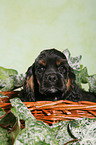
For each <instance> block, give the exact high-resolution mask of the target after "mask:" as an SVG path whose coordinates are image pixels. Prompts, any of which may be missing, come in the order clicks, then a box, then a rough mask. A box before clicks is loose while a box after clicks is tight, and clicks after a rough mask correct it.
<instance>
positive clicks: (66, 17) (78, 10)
mask: <svg viewBox="0 0 96 145" xmlns="http://www.w3.org/2000/svg"><path fill="white" fill-rule="evenodd" d="M46 48H57V49H59V50H61V51H63V50H64V49H66V48H68V49H69V50H70V52H71V54H72V56H79V55H82V57H83V58H82V62H81V63H82V64H83V65H84V66H87V68H88V72H89V74H94V73H96V65H95V63H96V0H0V66H3V67H7V68H14V69H16V70H17V71H18V72H19V73H24V72H25V71H26V70H27V68H28V67H29V66H30V65H31V64H32V63H33V62H34V60H35V58H36V57H37V55H38V54H39V53H40V51H41V50H43V49H46Z"/></svg>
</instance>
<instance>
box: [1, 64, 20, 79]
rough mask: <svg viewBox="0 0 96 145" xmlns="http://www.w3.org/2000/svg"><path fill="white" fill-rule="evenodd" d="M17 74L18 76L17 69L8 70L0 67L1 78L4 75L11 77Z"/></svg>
mask: <svg viewBox="0 0 96 145" xmlns="http://www.w3.org/2000/svg"><path fill="white" fill-rule="evenodd" d="M16 74H18V72H17V71H16V70H15V69H7V68H4V67H1V66H0V76H1V75H4V76H7V77H9V76H11V75H16Z"/></svg>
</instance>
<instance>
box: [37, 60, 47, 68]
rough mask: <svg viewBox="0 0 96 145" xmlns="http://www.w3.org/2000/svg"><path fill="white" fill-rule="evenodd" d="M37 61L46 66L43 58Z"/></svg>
mask: <svg viewBox="0 0 96 145" xmlns="http://www.w3.org/2000/svg"><path fill="white" fill-rule="evenodd" d="M38 63H40V64H42V65H43V66H46V62H45V60H42V59H41V60H39V62H38Z"/></svg>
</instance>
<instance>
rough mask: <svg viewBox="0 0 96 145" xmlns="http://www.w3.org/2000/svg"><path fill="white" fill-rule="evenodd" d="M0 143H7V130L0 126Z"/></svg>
mask: <svg viewBox="0 0 96 145" xmlns="http://www.w3.org/2000/svg"><path fill="white" fill-rule="evenodd" d="M0 145H9V143H8V131H7V130H6V129H4V128H2V127H0Z"/></svg>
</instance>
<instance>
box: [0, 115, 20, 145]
mask: <svg viewBox="0 0 96 145" xmlns="http://www.w3.org/2000/svg"><path fill="white" fill-rule="evenodd" d="M0 124H1V125H2V127H0V131H1V132H0V141H1V144H0V145H7V144H8V145H12V144H13V143H12V140H15V138H16V137H17V135H18V133H19V131H20V122H19V119H18V118H17V117H15V116H14V115H13V114H12V113H11V112H10V113H8V114H7V115H6V116H4V117H3V118H2V119H1V120H0ZM3 126H4V127H3ZM8 126H9V127H8ZM9 131H10V133H9ZM2 143H4V144H2Z"/></svg>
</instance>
